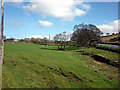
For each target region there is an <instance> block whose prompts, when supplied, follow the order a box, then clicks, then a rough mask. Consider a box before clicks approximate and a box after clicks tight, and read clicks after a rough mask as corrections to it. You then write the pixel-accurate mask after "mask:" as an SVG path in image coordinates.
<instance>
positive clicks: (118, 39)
mask: <svg viewBox="0 0 120 90" xmlns="http://www.w3.org/2000/svg"><path fill="white" fill-rule="evenodd" d="M100 39H101V42H102V43H110V44H119V45H120V34H114V35H109V36H101V37H100Z"/></svg>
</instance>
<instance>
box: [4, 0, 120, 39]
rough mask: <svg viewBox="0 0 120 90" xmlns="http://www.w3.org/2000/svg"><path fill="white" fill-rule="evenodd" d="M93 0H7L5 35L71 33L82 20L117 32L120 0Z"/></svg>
mask: <svg viewBox="0 0 120 90" xmlns="http://www.w3.org/2000/svg"><path fill="white" fill-rule="evenodd" d="M18 1H19V2H18ZM25 1H28V2H25ZM33 1H34V2H33ZM92 1H93V2H89V0H86V1H85V0H17V1H16V0H5V10H4V12H5V17H4V18H5V24H4V25H5V28H4V35H5V36H6V37H14V38H26V37H35V38H37V37H40V38H43V37H48V36H49V35H51V37H52V36H54V35H55V34H58V33H61V32H64V31H66V32H67V33H69V34H70V33H71V32H72V30H73V27H74V25H76V24H80V23H85V24H94V25H96V26H97V27H98V28H99V29H100V30H101V31H103V33H117V32H118V20H119V18H118V2H117V1H118V0H116V2H112V0H108V1H111V2H99V1H100V0H97V1H98V2H94V1H95V0H92ZM104 1H105V0H104ZM114 1H115V0H114Z"/></svg>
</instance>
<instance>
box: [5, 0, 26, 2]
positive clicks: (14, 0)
mask: <svg viewBox="0 0 120 90" xmlns="http://www.w3.org/2000/svg"><path fill="white" fill-rule="evenodd" d="M4 1H5V2H24V1H25V0H4Z"/></svg>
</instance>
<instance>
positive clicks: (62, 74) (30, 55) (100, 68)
mask: <svg viewBox="0 0 120 90" xmlns="http://www.w3.org/2000/svg"><path fill="white" fill-rule="evenodd" d="M56 48H57V47H47V46H42V45H36V44H18V43H15V44H10V43H6V44H5V64H4V65H3V76H2V77H3V88H12V87H14V88H20V87H21V88H25V87H26V88H30V87H34V88H41V87H42V88H55V87H58V88H77V87H88V88H89V87H97V88H100V87H107V88H108V87H118V82H117V79H118V78H117V75H118V74H117V70H118V69H117V68H114V67H112V66H109V65H104V64H97V63H95V62H93V60H92V59H91V58H90V57H89V56H86V55H81V54H79V53H76V52H75V51H74V50H71V51H58V50H56Z"/></svg>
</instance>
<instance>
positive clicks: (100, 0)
mask: <svg viewBox="0 0 120 90" xmlns="http://www.w3.org/2000/svg"><path fill="white" fill-rule="evenodd" d="M4 1H5V2H40V0H4ZM81 1H84V2H119V0H81Z"/></svg>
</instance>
